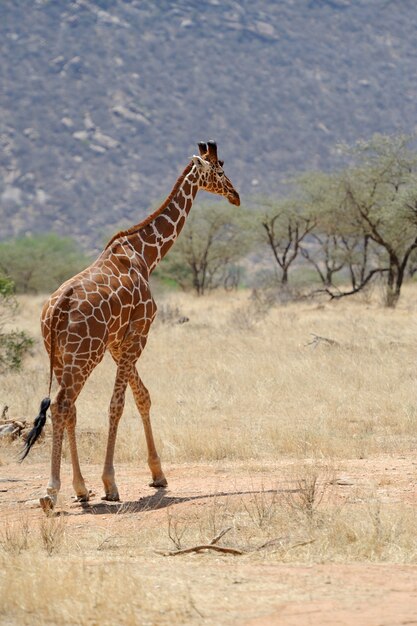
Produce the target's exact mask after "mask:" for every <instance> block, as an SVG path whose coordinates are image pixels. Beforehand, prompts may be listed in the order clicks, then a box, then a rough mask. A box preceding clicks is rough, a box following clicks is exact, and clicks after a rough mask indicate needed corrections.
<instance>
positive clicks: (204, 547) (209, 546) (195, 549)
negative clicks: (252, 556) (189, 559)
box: [156, 526, 244, 556]
mask: <svg viewBox="0 0 417 626" xmlns="http://www.w3.org/2000/svg"><path fill="white" fill-rule="evenodd" d="M229 530H231V526H229V528H224V529H223V530H222V531H221V532H220V533H219V534H218V535H216V536H215V537H214V538H213V539H212V540H211V541H210V543H203V544H201V545H198V546H192V547H191V548H183V549H181V550H170V551H168V552H161V551H159V550H156V552H157V553H158V554H162V556H177V555H179V554H190V553H191V552H201V551H202V550H214V551H215V552H223V553H224V554H236V555H240V554H244V552H242V550H237V549H236V548H225V547H223V546H217V545H216V543H217V542H218V541H220V539H221V538H222V537H223V536H224V535H225V534H226V533H227V532H229Z"/></svg>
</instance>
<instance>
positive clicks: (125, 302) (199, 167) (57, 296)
mask: <svg viewBox="0 0 417 626" xmlns="http://www.w3.org/2000/svg"><path fill="white" fill-rule="evenodd" d="M198 147H199V152H200V154H199V155H196V156H194V157H193V158H192V159H191V161H190V162H189V163H188V165H187V166H186V168H185V169H184V171H183V173H182V174H181V176H180V177H179V178H178V180H177V181H176V183H175V185H174V187H173V189H172V191H171V193H170V195H169V196H168V197H167V199H166V200H165V202H163V204H162V205H161V206H160V207H159V208H158V209H157V210H156V211H154V212H153V213H152V214H151V215H149V216H148V217H147V218H145V219H144V220H143V221H142V222H140V223H139V224H136V225H135V226H132V227H131V228H129V229H127V230H122V231H120V232H118V233H116V234H115V235H114V237H112V238H111V239H110V241H109V242H108V244H107V245H106V247H105V249H104V250H103V252H102V253H101V254H100V256H99V257H98V258H97V259H96V261H94V262H93V263H92V264H91V265H90V266H89V267H87V268H86V269H85V270H83V271H82V272H80V273H79V274H77V275H76V276H74V277H73V278H70V279H69V280H67V281H66V282H65V283H63V284H62V285H61V287H59V289H57V290H56V291H55V292H54V293H53V294H52V295H51V297H50V298H49V299H48V300H47V302H46V303H45V305H44V307H43V309H42V314H41V330H42V335H43V339H44V343H45V347H46V349H47V351H48V354H49V357H50V380H49V396H50V395H51V386H52V379H53V377H54V376H55V378H56V380H57V382H58V386H59V388H58V392H57V394H56V396H55V398H54V400H53V402H52V403H51V419H52V453H51V475H50V479H49V483H48V486H47V490H46V494H45V496H44V497H42V498H40V504H41V506H42V508H43V509H44V511H45V512H48V511H50V510H51V509H53V508H54V506H55V504H56V500H57V495H58V492H59V489H60V485H61V480H60V470H61V453H62V440H63V436H64V431H65V430H66V431H67V434H68V440H69V448H70V453H71V462H72V470H73V487H74V490H75V493H76V495H77V498H78V500H80V501H87V500H88V499H89V492H88V490H87V488H86V485H85V482H84V478H83V476H82V473H81V469H80V464H79V459H78V452H77V444H76V435H75V426H76V420H77V416H76V408H75V402H76V400H77V397H78V395H79V393H80V392H81V390H82V388H83V386H84V384H85V382H86V380H87V379H88V377H89V376H90V374H91V372H92V371H93V369H94V368H95V367H96V365H98V364H99V363H100V361H101V360H102V358H103V356H104V354H105V352H106V350H109V351H110V353H111V355H112V357H113V359H114V361H115V362H116V366H117V369H116V379H115V382H114V388H113V393H112V397H111V401H110V407H109V432H108V440H107V449H106V455H105V461H104V468H103V474H102V480H103V484H104V492H105V495H104V499H107V500H119V491H118V488H117V485H116V481H115V472H114V465H113V457H114V449H115V443H116V435H117V427H118V423H119V420H120V418H121V416H122V413H123V408H124V401H125V392H126V387H127V385H130V387H131V389H132V392H133V396H134V399H135V403H136V406H137V409H138V411H139V413H140V415H141V417H142V422H143V427H144V431H145V438H146V443H147V448H148V465H149V469H150V472H151V475H152V482H151V485H152V486H154V487H156V488H160V487H166V485H167V481H166V478H165V475H164V473H163V471H162V467H161V461H160V459H159V456H158V453H157V450H156V447H155V442H154V438H153V433H152V427H151V420H150V407H151V399H150V395H149V392H148V390H147V389H146V387H145V385H144V384H143V382H142V380H141V378H140V377H139V374H138V372H137V369H136V362H137V360H138V359H139V357H140V355H141V353H142V351H143V349H144V347H145V345H146V341H147V337H148V333H149V329H150V327H151V324H152V322H153V320H154V318H155V315H156V304H155V302H154V299H153V297H152V294H151V292H150V288H149V282H148V281H149V276H150V274H151V272H152V271H153V270H154V269H155V267H156V266H157V265H158V263H159V262H160V261H161V259H162V258H163V257H164V256H165V255H166V254H167V252H168V250H169V249H170V248H171V246H172V245H173V243H174V242H175V240H176V238H177V237H178V235H179V233H180V232H181V230H182V228H183V226H184V223H185V220H186V218H187V215H188V213H189V212H190V209H191V206H192V204H193V201H194V198H195V196H196V194H197V192H198V190H199V189H203V190H205V191H209V192H211V193H215V194H218V195H221V196H224V197H225V198H227V200H228V201H229V202H230V203H231V204H234V205H237V206H239V204H240V198H239V194H238V193H237V191H236V190H235V189H234V187H233V185H232V183H231V182H230V180H229V178H228V177H227V176H226V175H225V173H224V170H223V165H224V164H223V161H219V159H218V157H217V145H216V143H215V142H214V141H208V142H207V143H205V142H200V143H199V144H198ZM49 402H50V400H49V397H48V398H45V399H44V400H43V401H42V404H41V408H40V412H39V415H38V417H37V418H36V419H35V422H34V426H33V429H32V430H31V432H30V433H29V435H28V437H27V440H26V445H25V449H24V450H23V453H22V460H23V458H25V457H26V455H27V454H28V452H29V451H30V449H31V447H32V446H33V444H34V443H35V441H36V440H37V438H38V437H39V435H40V433H41V431H42V428H43V425H44V423H45V418H46V409H47V408H48V406H49Z"/></svg>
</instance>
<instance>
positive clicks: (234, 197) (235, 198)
mask: <svg viewBox="0 0 417 626" xmlns="http://www.w3.org/2000/svg"><path fill="white" fill-rule="evenodd" d="M227 199H228V200H229V202H230V204H233V205H234V206H240V196H239V194H238V192H237V191H235V190H234V189H233V191H232V192H231V193H230V194H229V195H228V196H227Z"/></svg>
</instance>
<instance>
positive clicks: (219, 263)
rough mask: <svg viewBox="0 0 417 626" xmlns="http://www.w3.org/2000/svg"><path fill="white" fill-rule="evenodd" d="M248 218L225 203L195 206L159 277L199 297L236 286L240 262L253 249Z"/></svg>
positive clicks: (238, 209)
mask: <svg viewBox="0 0 417 626" xmlns="http://www.w3.org/2000/svg"><path fill="white" fill-rule="evenodd" d="M248 219H249V218H248V215H247V214H246V213H245V211H244V209H242V208H236V209H232V208H230V207H229V206H228V205H227V206H226V205H223V204H220V205H219V204H207V205H199V206H195V207H193V209H192V211H191V213H190V215H189V216H188V218H187V222H186V224H185V226H184V230H183V232H182V233H181V235H180V236H179V238H178V241H177V242H176V243H175V245H174V246H173V248H172V249H171V250H170V252H169V254H168V255H167V257H166V258H165V259H164V260H163V261H162V263H161V264H160V266H159V267H158V269H157V270H156V272H155V274H156V276H157V277H159V278H160V279H165V280H167V279H169V280H173V281H174V282H175V283H177V284H178V285H179V286H180V287H181V288H182V289H184V290H188V289H194V290H195V292H196V293H197V294H198V295H200V296H201V295H204V294H205V293H206V292H207V291H210V290H212V289H215V288H218V287H225V288H229V287H230V286H235V285H236V279H237V278H238V276H239V271H238V263H239V261H240V260H241V259H242V257H243V256H244V255H245V254H246V253H247V252H248V250H249V248H250V237H249V234H250V229H248V228H247V220H248Z"/></svg>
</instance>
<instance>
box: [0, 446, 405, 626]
mask: <svg viewBox="0 0 417 626" xmlns="http://www.w3.org/2000/svg"><path fill="white" fill-rule="evenodd" d="M290 466H291V463H290V462H288V461H287V462H284V461H283V462H282V463H275V464H274V465H273V467H272V468H267V467H266V466H265V465H262V466H261V465H257V464H256V463H253V464H251V465H250V466H248V464H247V463H237V462H236V463H227V464H221V463H217V464H182V465H172V466H168V467H166V473H167V476H168V477H169V488H168V489H167V490H161V491H157V492H155V490H153V489H151V488H149V487H147V486H146V485H147V482H148V473H147V471H146V469H145V468H144V467H139V468H132V466H131V465H122V466H119V467H118V468H117V478H118V484H119V489H120V493H121V495H122V498H123V502H122V503H108V502H102V501H101V500H100V495H101V491H102V486H101V481H100V473H101V468H100V467H99V466H96V465H90V466H85V467H84V474H85V476H86V478H87V480H88V484H89V487H90V488H91V489H92V491H93V492H94V494H95V495H93V496H92V499H91V501H90V503H88V504H87V505H84V506H80V505H79V504H78V503H75V502H74V501H73V500H72V497H71V494H72V489H71V480H70V476H71V474H70V468H69V466H68V464H64V465H63V486H62V496H61V499H60V508H59V510H60V511H61V512H63V513H64V514H65V517H66V520H67V524H68V528H69V529H71V528H74V529H76V532H77V533H82V532H84V531H88V529H89V528H94V529H95V530H97V529H98V530H101V531H103V530H106V529H108V528H109V526H110V525H111V524H113V525H114V523H115V522H114V520H116V521H117V535H118V536H119V537H120V536H123V533H127V534H128V533H129V532H131V530H132V527H133V525H134V524H136V523H137V521H138V519H140V521H141V528H142V529H143V528H145V529H147V530H149V531H150V532H151V531H152V530H153V529H155V528H158V527H159V526H161V525H163V524H165V523H166V516H167V510H168V507H169V510H170V511H174V512H175V514H176V515H177V516H178V515H179V516H181V518H182V519H187V518H188V519H190V520H191V519H196V518H197V517H198V515H199V514H202V513H203V512H204V511H205V510H206V509H207V508H208V507H209V506H210V503H213V502H214V501H216V502H220V501H222V500H224V499H227V500H228V501H229V502H230V501H231V500H233V499H234V498H235V499H237V498H239V501H241V502H244V501H245V498H246V499H249V498H251V497H253V496H254V494H259V493H262V494H265V493H268V492H273V491H276V492H286V491H288V490H291V489H293V487H294V485H292V484H291V482H290V481H288V480H283V478H282V477H283V474H284V473H285V472H284V470H286V471H287V470H288V468H289V467H290ZM340 466H341V467H342V469H340V470H337V471H336V473H335V476H334V481H333V483H332V485H331V487H330V488H331V490H332V501H333V502H336V503H337V502H339V503H340V504H341V505H342V504H343V502H344V501H346V499H347V498H349V497H350V496H351V494H352V490H354V489H356V490H358V489H365V488H366V489H368V490H369V489H372V490H374V492H375V493H377V495H378V497H379V499H380V500H381V501H383V502H384V501H385V502H389V503H391V504H395V503H399V504H400V503H401V504H405V505H407V506H410V505H411V506H412V505H417V491H416V488H415V484H416V474H417V465H416V462H415V461H414V460H413V458H411V457H408V458H406V457H403V458H393V457H384V458H378V459H366V460H361V461H358V460H355V461H344V462H343V464H340ZM47 478H48V464H47V463H26V464H22V465H19V464H17V463H14V462H13V463H6V464H4V465H2V466H1V467H0V523H1V522H2V521H3V522H4V521H5V520H8V521H9V522H10V520H13V519H18V517H19V515H21V514H22V512H23V511H24V512H25V515H28V517H29V519H30V520H33V521H34V520H36V519H37V518H39V517H40V516H41V515H42V513H41V512H40V510H39V509H38V508H34V507H35V506H36V501H37V499H38V497H39V495H41V494H43V492H44V488H45V484H46V482H47ZM247 501H248V500H247ZM74 532H75V531H74ZM416 545H417V544H416ZM153 558H155V557H153ZM138 559H139V561H140V562H141V563H143V562H146V555H145V556H140V557H138ZM158 559H159V560H158V561H157V562H156V561H155V563H156V565H155V567H156V568H158V567H159V568H161V572H162V574H161V575H163V572H169V571H177V573H178V576H181V575H183V576H184V577H186V576H189V575H190V574H189V572H190V571H192V576H193V580H192V596H193V602H194V603H195V605H196V607H197V608H196V610H195V614H194V615H193V616H191V617H190V618H189V623H190V624H191V623H193V624H194V623H196V624H198V623H201V624H245V625H246V626H266V625H270V624H271V625H274V624H277V625H278V624H279V625H280V626H281V625H284V626H306V625H312V626H327V625H329V626H330V625H331V626H338V625H355V626H383V625H384V626H397V625H398V626H399V625H402V624H417V568H416V567H415V566H413V565H401V564H393V563H382V564H381V563H369V562H364V563H358V562H356V563H331V562H330V563H328V562H324V563H321V564H317V563H314V564H308V565H306V564H302V563H291V564H288V563H283V562H279V560H277V559H275V560H274V559H271V558H266V557H265V558H262V557H261V556H260V557H259V558H257V559H251V558H248V557H246V556H243V557H230V556H228V557H225V556H223V555H208V553H205V554H192V555H187V556H184V557H182V556H181V557H175V559H164V557H158ZM174 561H175V563H174ZM187 568H188V569H187ZM190 568H191V570H190ZM214 589H217V595H215V594H214V591H213V590H214ZM213 594H214V595H213ZM155 623H158V622H155ZM161 623H162V622H161ZM163 623H164V624H165V623H166V622H163ZM181 623H188V622H187V621H183V622H181Z"/></svg>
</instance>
